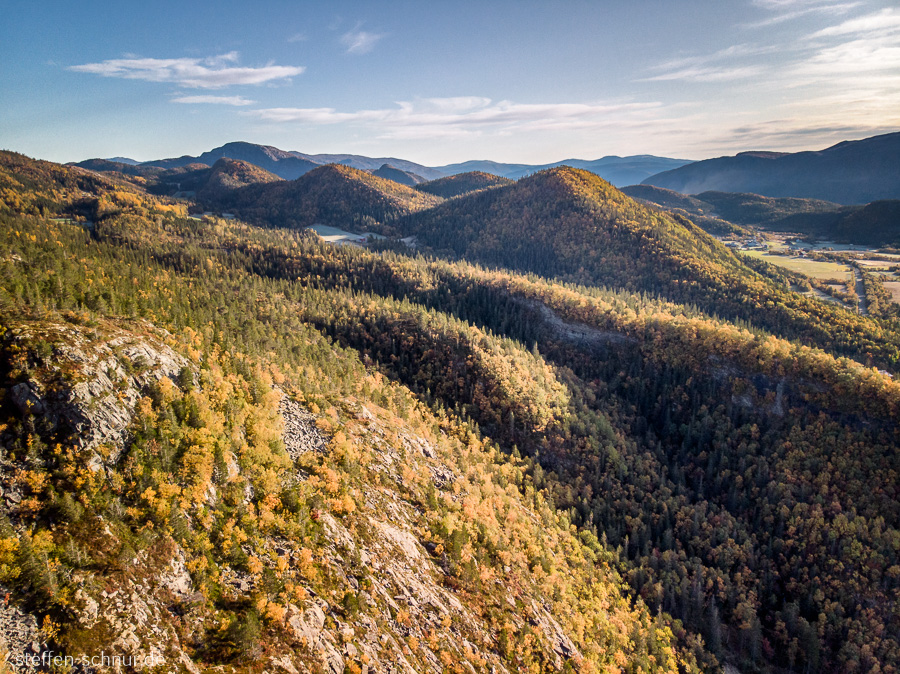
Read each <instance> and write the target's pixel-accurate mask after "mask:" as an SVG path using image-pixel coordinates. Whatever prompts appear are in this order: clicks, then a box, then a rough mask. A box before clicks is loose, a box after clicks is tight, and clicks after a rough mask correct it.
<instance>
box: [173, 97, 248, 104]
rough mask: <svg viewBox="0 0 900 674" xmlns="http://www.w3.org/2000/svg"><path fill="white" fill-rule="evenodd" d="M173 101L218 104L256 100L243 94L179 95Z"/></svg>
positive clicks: (246, 102) (243, 102) (244, 102)
mask: <svg viewBox="0 0 900 674" xmlns="http://www.w3.org/2000/svg"><path fill="white" fill-rule="evenodd" d="M172 102H173V103H187V104H195V103H200V104H202V103H212V104H218V105H237V106H243V105H253V104H254V103H256V101H251V100H250V99H248V98H244V97H243V96H179V97H178V98H173V99H172Z"/></svg>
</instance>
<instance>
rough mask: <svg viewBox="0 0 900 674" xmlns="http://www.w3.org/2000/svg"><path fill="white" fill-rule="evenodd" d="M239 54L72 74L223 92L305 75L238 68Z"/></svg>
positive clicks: (119, 63)
mask: <svg viewBox="0 0 900 674" xmlns="http://www.w3.org/2000/svg"><path fill="white" fill-rule="evenodd" d="M237 61H238V55H237V53H236V52H229V53H227V54H220V55H217V56H211V57H208V58H205V59H200V58H178V59H156V58H123V59H109V60H106V61H101V62H99V63H85V64H83V65H77V66H70V67H69V70H73V71H75V72H81V73H91V74H94V75H101V76H103V77H118V78H122V79H129V80H143V81H145V82H165V83H169V84H175V85H178V86H181V87H185V88H190V89H221V88H222V87H227V86H231V85H240V84H264V83H266V82H272V81H276V80H284V79H287V78H290V77H293V76H295V75H299V74H301V73H302V72H303V71H304V70H305V68H303V67H302V66H278V65H273V64H268V65H265V66H262V67H259V68H252V67H238V66H236V65H232V64H235V63H237Z"/></svg>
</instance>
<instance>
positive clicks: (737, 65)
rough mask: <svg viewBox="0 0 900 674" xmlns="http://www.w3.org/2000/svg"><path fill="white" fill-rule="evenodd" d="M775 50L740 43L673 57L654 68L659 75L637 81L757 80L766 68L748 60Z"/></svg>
mask: <svg viewBox="0 0 900 674" xmlns="http://www.w3.org/2000/svg"><path fill="white" fill-rule="evenodd" d="M773 49H774V48H773V47H759V46H753V45H746V44H738V45H732V46H730V47H727V48H725V49H720V50H719V51H717V52H713V53H712V54H701V55H694V56H682V57H678V58H673V59H669V60H668V61H665V62H663V63H660V64H659V65H657V66H654V67H653V69H652V70H654V71H656V72H657V74H656V75H650V76H648V77H644V78H641V79H639V80H638V81H639V82H666V81H675V80H684V81H692V82H728V81H731V80H740V79H746V78H749V77H757V76H758V75H761V74H762V73H763V72H764V71H765V68H764V67H763V66H762V65H760V64H758V63H752V62H751V63H748V62H747V60H748V59H749V58H751V57H757V56H760V55H762V54H766V53H770V52H772V51H773Z"/></svg>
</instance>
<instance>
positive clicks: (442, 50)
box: [0, 0, 900, 165]
mask: <svg viewBox="0 0 900 674" xmlns="http://www.w3.org/2000/svg"><path fill="white" fill-rule="evenodd" d="M3 8H4V9H3V20H2V22H0V97H2V100H3V105H2V106H0V147H2V148H4V149H10V150H16V151H18V152H23V153H25V154H28V155H30V156H35V157H39V158H43V159H50V160H54V161H72V160H80V159H85V158H88V157H111V156H129V157H134V158H135V159H139V160H148V159H155V158H161V157H169V156H178V155H181V154H199V153H200V152H203V151H204V150H208V149H211V148H213V147H216V146H218V145H221V144H223V143H225V142H228V141H233V140H245V141H250V142H255V143H261V144H268V145H275V146H276V147H280V148H282V149H285V150H299V151H301V152H308V153H320V152H327V153H355V154H365V155H369V156H395V157H402V158H405V159H410V160H413V161H417V162H420V163H423V164H427V165H440V164H446V163H450V162H457V161H463V160H466V159H493V160H496V161H506V162H527V163H541V162H550V161H555V160H560V159H564V158H569V157H579V158H585V159H594V158H598V157H601V156H604V155H609V154H618V155H630V154H656V155H664V156H671V157H683V158H689V159H701V158H705V157H711V156H718V155H723V154H733V153H735V152H739V151H742V150H750V149H769V150H800V149H819V148H823V147H827V146H829V145H831V144H834V143H835V142H838V141H840V140H845V139H855V138H863V137H866V136H870V135H875V134H878V133H887V132H891V131H897V130H900V7H898V6H897V2H896V0H728V1H727V2H723V1H721V0H634V1H633V2H621V0H618V1H615V2H613V1H607V0H594V1H593V2H578V1H575V0H569V1H559V2H530V1H528V0H517V1H496V2H491V1H490V0H482V1H481V2H465V1H454V2H428V1H426V0H418V1H416V2H400V1H397V2H388V1H379V0H367V1H357V2H350V1H346V2H341V1H332V2H307V1H304V0H293V1H292V2H266V1H265V0H261V1H258V2H255V3H249V2H229V1H227V0H224V1H219V2H192V1H184V0H181V1H179V2H152V1H151V2H141V3H138V2H129V1H126V2H122V1H119V2H91V1H89V0H84V1H79V2H72V1H71V0H67V1H66V2H41V1H40V0H32V1H31V2H20V1H19V0H4V3H3Z"/></svg>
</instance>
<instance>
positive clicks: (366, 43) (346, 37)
mask: <svg viewBox="0 0 900 674" xmlns="http://www.w3.org/2000/svg"><path fill="white" fill-rule="evenodd" d="M384 37H385V34H384V33H370V32H369V31H366V30H361V29H360V27H359V26H357V27H356V28H355V29H353V30H351V31H348V32H346V33H344V34H343V35H341V44H342V45H344V47H346V48H347V53H348V54H367V53H369V52H370V51H372V50H373V49H374V48H375V45H376V44H378V42H380V41H381V39H382V38H384Z"/></svg>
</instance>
